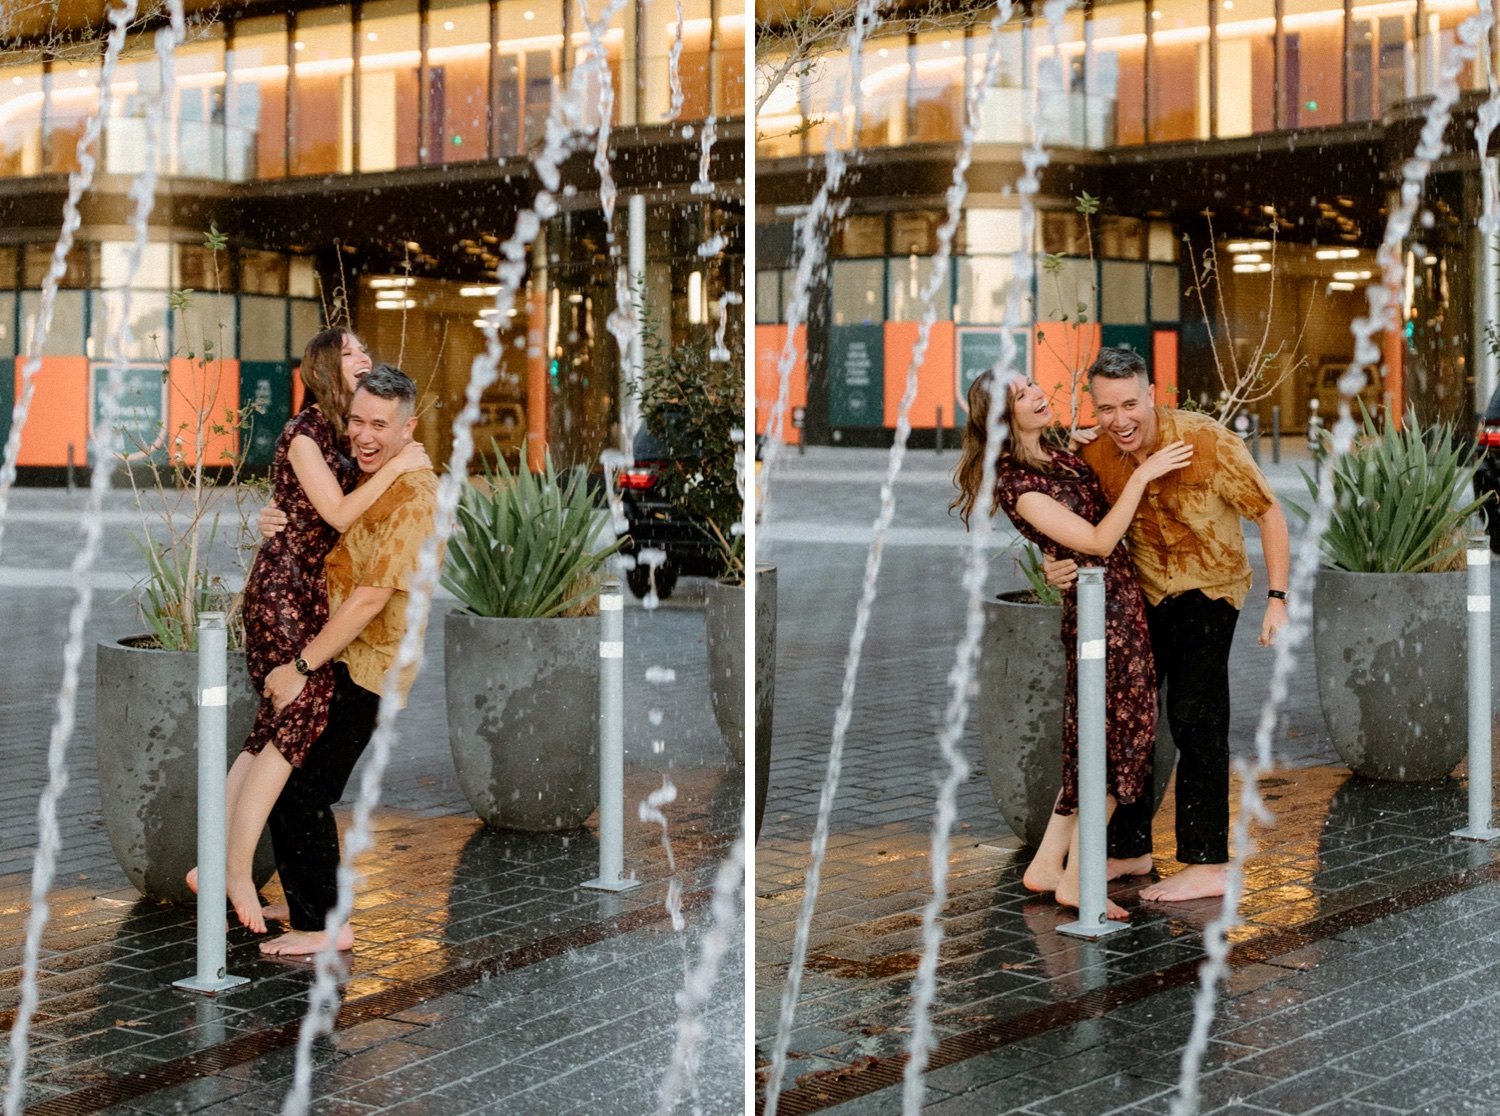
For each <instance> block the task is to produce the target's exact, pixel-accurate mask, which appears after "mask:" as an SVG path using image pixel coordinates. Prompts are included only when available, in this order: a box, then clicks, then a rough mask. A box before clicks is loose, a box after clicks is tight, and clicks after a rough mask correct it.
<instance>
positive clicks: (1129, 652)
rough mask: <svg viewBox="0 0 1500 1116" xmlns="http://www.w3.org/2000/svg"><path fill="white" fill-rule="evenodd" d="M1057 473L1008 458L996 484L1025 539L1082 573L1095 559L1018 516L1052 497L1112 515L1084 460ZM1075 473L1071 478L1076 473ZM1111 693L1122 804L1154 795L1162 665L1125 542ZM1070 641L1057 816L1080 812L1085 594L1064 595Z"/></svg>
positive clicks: (1110, 609)
mask: <svg viewBox="0 0 1500 1116" xmlns="http://www.w3.org/2000/svg"><path fill="white" fill-rule="evenodd" d="M1053 463H1054V464H1055V465H1057V466H1060V467H1061V468H1060V469H1059V471H1058V472H1056V473H1042V472H1038V471H1037V470H1035V469H1030V468H1027V467H1026V466H1023V465H1020V464H1018V463H1016V462H1015V461H1013V460H1007V459H1004V458H1002V459H1001V461H1000V463H999V476H998V477H997V478H996V485H997V489H998V492H999V496H1000V506H1001V507H1002V508H1004V509H1005V514H1006V515H1008V516H1010V520H1011V522H1012V523H1014V524H1015V526H1016V530H1017V531H1019V532H1020V533H1021V535H1022V537H1024V538H1026V539H1028V540H1030V541H1031V542H1033V543H1035V544H1036V545H1037V546H1039V547H1040V548H1041V549H1042V550H1043V551H1044V552H1045V553H1047V554H1051V555H1053V556H1054V557H1056V558H1071V559H1073V561H1075V562H1077V563H1078V564H1079V565H1080V566H1097V565H1098V564H1099V559H1098V558H1097V557H1095V556H1093V555H1086V554H1079V553H1077V552H1076V551H1072V550H1069V549H1068V548H1067V547H1065V546H1059V545H1058V544H1057V543H1055V542H1053V541H1052V540H1051V539H1050V538H1048V537H1047V536H1046V535H1044V534H1042V533H1041V532H1040V531H1038V530H1037V529H1036V528H1035V527H1033V526H1032V525H1031V524H1030V523H1028V522H1026V520H1025V519H1023V518H1022V517H1021V516H1020V515H1019V514H1018V513H1017V512H1016V501H1018V500H1019V499H1020V498H1021V496H1022V495H1023V494H1024V493H1027V492H1040V493H1042V494H1043V495H1045V496H1051V497H1052V498H1053V499H1054V500H1056V501H1057V502H1058V503H1059V504H1061V505H1062V506H1063V507H1065V508H1067V509H1068V510H1069V511H1072V512H1074V513H1076V514H1077V515H1080V516H1082V517H1083V518H1084V519H1086V520H1088V521H1089V522H1090V523H1098V522H1099V521H1100V520H1101V519H1103V518H1104V516H1105V515H1106V514H1107V513H1108V512H1109V501H1108V500H1106V499H1105V497H1104V490H1103V489H1102V488H1100V486H1099V478H1098V477H1097V476H1095V475H1094V471H1093V470H1092V469H1090V468H1089V467H1088V466H1087V465H1085V464H1084V463H1083V461H1082V459H1080V458H1078V457H1075V456H1074V455H1072V454H1070V453H1062V452H1055V453H1054V454H1053ZM1069 471H1071V474H1070V472H1069ZM1104 593H1105V599H1106V601H1107V603H1106V605H1105V616H1104V642H1105V659H1104V686H1105V726H1106V727H1105V740H1106V751H1107V755H1108V775H1107V776H1106V785H1107V786H1108V787H1109V793H1110V794H1112V795H1114V796H1115V801H1117V802H1120V803H1125V802H1134V801H1135V800H1136V799H1137V798H1139V797H1140V796H1141V795H1142V794H1144V793H1145V792H1146V789H1147V781H1148V779H1149V778H1150V775H1151V759H1152V755H1153V753H1154V752H1155V748H1156V663H1155V662H1154V660H1153V659H1152V657H1151V634H1150V632H1149V631H1148V629H1147V628H1146V606H1145V600H1144V598H1143V597H1142V596H1141V587H1140V586H1139V585H1138V584H1137V583H1136V580H1135V568H1134V567H1133V566H1132V565H1131V563H1130V555H1129V552H1128V551H1127V550H1126V548H1125V544H1124V543H1123V542H1122V543H1121V544H1120V545H1118V546H1116V547H1115V549H1114V550H1113V551H1112V552H1111V553H1110V556H1109V557H1108V558H1107V559H1105V563H1104ZM1062 642H1063V651H1064V653H1065V655H1066V656H1067V663H1068V668H1067V698H1066V701H1065V706H1064V712H1063V781H1062V797H1061V798H1059V799H1058V803H1057V812H1058V813H1059V814H1071V813H1073V811H1074V810H1076V809H1077V808H1078V590H1077V587H1076V586H1074V587H1073V588H1070V589H1068V591H1067V592H1065V593H1064V594H1063V609H1062Z"/></svg>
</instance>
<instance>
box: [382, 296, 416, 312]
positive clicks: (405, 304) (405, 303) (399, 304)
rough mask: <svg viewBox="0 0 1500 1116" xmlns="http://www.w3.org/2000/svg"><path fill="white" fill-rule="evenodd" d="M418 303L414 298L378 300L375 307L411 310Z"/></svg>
mask: <svg viewBox="0 0 1500 1116" xmlns="http://www.w3.org/2000/svg"><path fill="white" fill-rule="evenodd" d="M416 304H417V303H416V301H415V300H414V299H410V298H403V299H399V300H398V301H396V302H377V303H376V304H375V309H377V310H410V309H412V308H413V307H414V306H416Z"/></svg>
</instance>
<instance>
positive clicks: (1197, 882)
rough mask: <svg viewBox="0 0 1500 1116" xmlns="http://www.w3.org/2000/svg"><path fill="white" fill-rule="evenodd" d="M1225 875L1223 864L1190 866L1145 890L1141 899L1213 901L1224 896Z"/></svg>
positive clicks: (1155, 901)
mask: <svg viewBox="0 0 1500 1116" xmlns="http://www.w3.org/2000/svg"><path fill="white" fill-rule="evenodd" d="M1225 875H1226V873H1225V867H1224V865H1222V864H1189V865H1188V866H1187V867H1186V868H1184V869H1183V870H1182V871H1181V872H1178V873H1176V874H1175V875H1171V876H1168V877H1167V878H1166V879H1164V880H1158V881H1157V882H1156V883H1154V884H1152V885H1151V886H1150V887H1147V888H1143V889H1142V890H1141V898H1142V899H1146V900H1149V901H1151V902H1153V903H1183V902H1186V901H1187V900H1189V899H1213V898H1215V897H1216V896H1219V895H1223V894H1224V884H1225Z"/></svg>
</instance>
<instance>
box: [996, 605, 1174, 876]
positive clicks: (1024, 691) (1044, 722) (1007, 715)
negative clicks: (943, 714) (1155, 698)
mask: <svg viewBox="0 0 1500 1116" xmlns="http://www.w3.org/2000/svg"><path fill="white" fill-rule="evenodd" d="M1025 596H1027V594H1023V593H1006V594H1002V595H1001V596H1000V597H998V598H996V599H994V600H989V601H986V602H985V606H984V609H985V623H984V638H983V641H982V642H981V644H980V652H979V678H978V681H979V699H978V702H977V709H976V712H977V715H978V717H979V736H980V741H981V744H982V745H983V748H984V765H985V770H986V772H987V773H988V774H989V778H990V791H991V793H992V794H993V795H994V798H995V805H996V806H998V807H999V809H1000V814H1001V816H1002V817H1004V818H1005V821H1006V824H1007V825H1009V826H1010V828H1011V832H1013V833H1014V834H1015V835H1016V836H1018V837H1020V838H1021V839H1022V840H1023V841H1025V842H1026V843H1027V844H1028V845H1031V846H1033V847H1034V846H1036V845H1038V844H1040V843H1041V840H1042V833H1043V832H1044V831H1045V830H1046V828H1047V821H1048V819H1049V818H1050V817H1051V816H1052V807H1053V806H1054V805H1056V803H1057V792H1058V789H1059V788H1060V787H1061V786H1062V722H1063V690H1064V684H1065V682H1066V678H1067V673H1066V672H1067V663H1066V661H1065V660H1064V658H1063V648H1062V641H1061V640H1060V639H1058V629H1059V626H1060V625H1061V623H1062V613H1061V610H1059V609H1058V608H1057V607H1056V606H1054V605H1041V604H1033V603H1029V602H1028V601H1026V600H1024V599H1021V598H1024V597H1025ZM1163 722H1165V718H1163ZM1176 762H1177V749H1176V748H1175V747H1173V745H1172V741H1171V734H1170V733H1169V732H1168V731H1167V728H1166V725H1165V723H1163V724H1162V725H1161V726H1159V728H1158V731H1157V734H1156V757H1155V761H1154V764H1155V766H1154V772H1155V781H1156V786H1155V796H1154V797H1155V803H1156V805H1157V806H1160V805H1161V800H1162V797H1163V796H1164V795H1165V794H1166V790H1167V780H1168V779H1169V778H1170V776H1171V774H1172V765H1173V764H1175V763H1176Z"/></svg>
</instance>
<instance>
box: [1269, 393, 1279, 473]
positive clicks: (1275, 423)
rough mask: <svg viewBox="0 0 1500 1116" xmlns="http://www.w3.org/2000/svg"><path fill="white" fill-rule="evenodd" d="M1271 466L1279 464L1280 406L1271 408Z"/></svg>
mask: <svg viewBox="0 0 1500 1116" xmlns="http://www.w3.org/2000/svg"><path fill="white" fill-rule="evenodd" d="M1271 464H1272V465H1280V464H1281V406H1280V404H1277V405H1275V406H1273V407H1272V408H1271Z"/></svg>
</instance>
